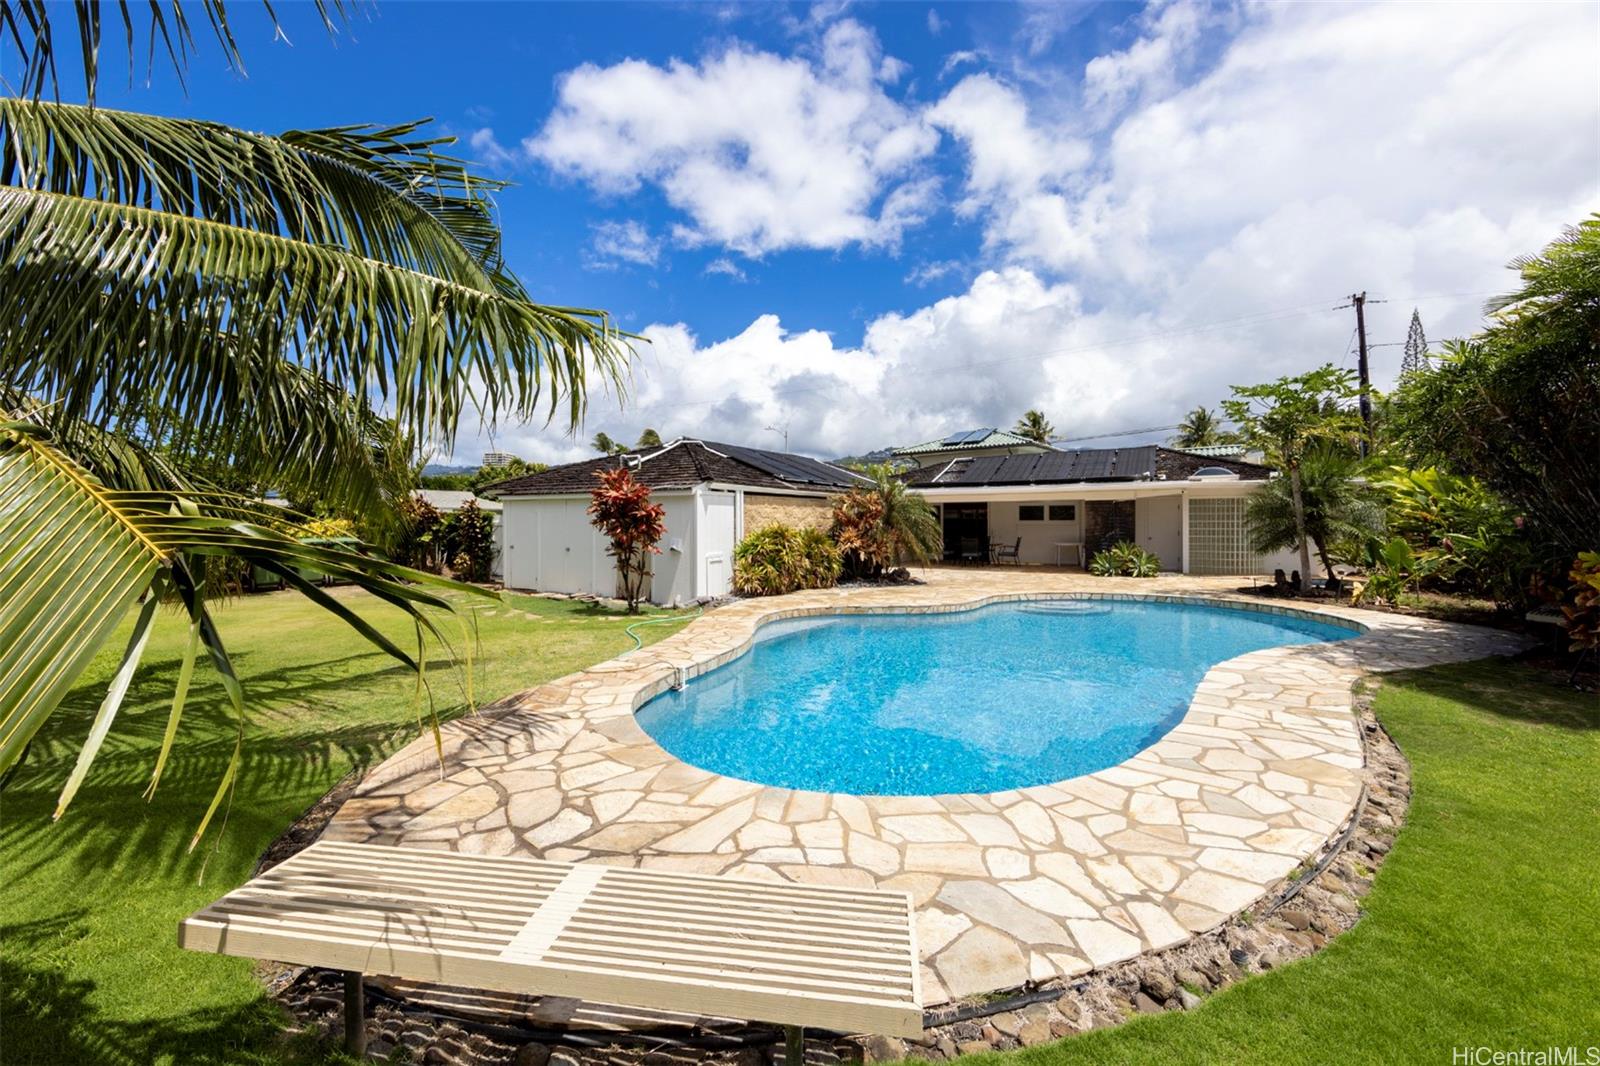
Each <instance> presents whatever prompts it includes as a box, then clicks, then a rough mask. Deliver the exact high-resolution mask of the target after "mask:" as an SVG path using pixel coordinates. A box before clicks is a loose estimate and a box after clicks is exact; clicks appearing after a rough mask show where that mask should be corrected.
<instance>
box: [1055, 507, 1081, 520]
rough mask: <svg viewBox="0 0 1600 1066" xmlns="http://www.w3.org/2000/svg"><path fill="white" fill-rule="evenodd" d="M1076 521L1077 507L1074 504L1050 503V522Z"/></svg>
mask: <svg viewBox="0 0 1600 1066" xmlns="http://www.w3.org/2000/svg"><path fill="white" fill-rule="evenodd" d="M1077 520H1078V505H1077V504H1075V503H1052V504H1051V505H1050V521H1052V522H1076V521H1077Z"/></svg>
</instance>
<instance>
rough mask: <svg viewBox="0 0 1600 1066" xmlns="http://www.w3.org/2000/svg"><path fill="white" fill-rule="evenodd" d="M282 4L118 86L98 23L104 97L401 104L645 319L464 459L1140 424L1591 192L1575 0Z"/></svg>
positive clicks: (270, 120)
mask: <svg viewBox="0 0 1600 1066" xmlns="http://www.w3.org/2000/svg"><path fill="white" fill-rule="evenodd" d="M281 14H282V16H283V22H284V24H285V27H286V29H287V30H288V32H289V34H290V36H291V38H292V39H293V42H294V43H293V46H292V47H291V46H287V45H284V44H282V43H274V42H273V41H271V40H270V35H269V34H268V32H267V27H266V25H265V22H264V19H262V18H261V17H260V16H259V14H257V13H256V12H254V11H252V10H250V9H248V8H246V9H244V10H240V11H238V12H236V13H235V18H236V19H237V20H238V24H239V25H238V29H239V37H240V40H241V44H242V46H243V48H244V51H245V58H246V66H247V71H248V76H240V75H239V74H237V73H234V72H230V71H228V70H226V69H225V68H224V66H223V64H222V63H221V61H220V58H219V56H218V53H217V51H216V49H215V48H214V47H209V42H205V41H202V47H201V50H200V55H199V57H198V58H197V59H196V61H195V62H194V63H193V64H192V65H191V68H190V71H189V74H188V91H187V94H185V92H184V91H183V90H182V89H181V88H180V87H179V85H178V83H177V80H176V79H175V78H174V77H172V76H171V74H170V72H168V71H165V70H163V69H162V68H161V67H159V66H158V67H157V69H156V73H155V77H154V78H153V80H152V82H151V84H149V85H145V84H144V78H143V71H142V69H141V71H140V76H139V79H138V81H139V84H137V85H136V86H134V87H132V88H130V87H129V86H128V85H127V81H126V78H125V76H124V75H125V69H124V68H123V67H122V66H120V63H121V59H122V56H121V55H112V56H110V57H109V58H110V62H108V63H107V65H106V67H105V69H106V70H107V71H108V74H107V76H106V77H105V78H104V80H103V82H102V102H103V103H105V104H106V105H109V106H116V107H126V108H129V109H134V110H143V111H153V112H158V113H166V114H182V115H193V116H197V117H204V118H211V119H216V120H219V121H224V122H228V123H231V124H234V125H240V126H245V127H250V128H254V129H259V130H266V131H276V130H280V129H285V128H291V127H297V126H319V125H336V124H344V123H352V122H398V121H403V120H409V119H415V118H420V117H423V116H432V117H434V118H435V120H436V122H437V124H438V126H439V128H440V129H441V130H442V131H445V132H449V133H453V134H456V135H458V136H459V137H461V138H462V144H461V145H460V146H459V149H458V150H459V152H460V153H461V154H465V155H468V156H471V157H474V158H476V159H478V160H480V161H481V162H482V163H483V166H484V169H485V170H486V171H488V172H490V173H494V174H496V175H498V176H504V177H507V178H510V179H512V180H513V181H515V182H516V183H517V184H516V186H515V187H514V188H511V189H509V190H507V191H506V192H505V193H504V194H502V196H501V198H500V206H501V212H502V222H503V225H504V230H505V235H506V250H507V255H508V258H509V260H510V262H511V264H512V266H513V267H514V269H516V270H517V272H518V273H519V274H520V275H521V276H522V277H523V278H524V280H525V281H526V282H527V283H528V285H529V287H530V289H531V290H532V291H533V292H534V293H535V295H536V297H537V298H538V299H541V300H546V301H549V302H553V303H567V304H577V305H582V306H593V307H604V308H607V309H609V310H611V311H612V312H613V313H615V314H616V315H617V317H618V319H619V320H620V321H621V322H622V323H623V324H624V325H625V326H627V327H628V328H631V329H635V330H641V331H644V332H646V334H647V335H648V336H650V337H651V338H652V341H653V343H652V344H650V345H648V346H645V347H643V348H642V349H641V351H642V353H643V354H642V355H641V359H640V361H639V363H638V366H637V368H636V373H635V378H634V382H633V385H632V388H631V391H630V396H629V398H628V399H627V401H626V402H625V403H624V404H622V405H621V406H619V405H618V403H617V402H616V400H615V399H614V398H610V397H597V398H596V399H595V402H594V404H593V407H592V410H591V413H590V416H589V418H588V421H587V424H586V425H585V426H583V427H579V429H578V430H577V435H576V436H574V435H573V434H570V433H568V432H567V427H544V426H516V425H500V426H496V427H493V428H492V430H491V428H490V427H488V426H484V425H479V424H470V425H467V426H464V427H463V430H462V433H461V436H460V438H459V439H458V441H457V442H456V447H455V458H456V459H457V460H460V461H471V460H473V459H475V458H476V457H477V456H478V455H479V454H481V452H482V451H483V450H484V449H485V448H487V447H488V446H489V445H490V444H491V442H492V443H493V444H494V445H496V446H498V447H501V448H505V449H508V450H512V451H516V452H519V453H521V454H523V455H525V456H527V457H529V458H540V459H546V460H557V459H567V458H576V457H579V456H580V455H582V454H583V453H584V452H585V446H584V444H583V441H584V440H585V439H586V438H587V436H588V435H591V434H592V433H593V432H594V431H596V430H599V429H604V430H607V431H609V432H611V433H612V434H613V435H615V436H619V437H629V436H630V435H632V434H634V433H636V432H637V431H638V429H639V428H641V427H642V426H645V425H650V426H654V427H656V428H658V429H659V430H660V431H661V432H662V433H663V434H665V435H668V436H672V435H677V434H703V435H705V436H708V437H713V438H721V439H730V440H741V441H745V442H748V443H752V444H757V445H767V446H775V445H776V444H777V443H778V442H779V440H780V438H779V436H778V434H776V433H773V432H770V431H768V430H767V428H766V427H767V426H770V425H787V426H788V427H789V430H790V440H791V443H792V444H793V446H794V447H795V448H796V449H797V450H805V451H809V452H813V453H818V454H840V453H844V452H848V451H854V450H861V449H865V448H869V447H873V446H878V445H884V444H894V443H907V442H910V441H914V440H917V439H921V438H924V437H928V436H934V435H938V434H941V433H943V432H945V431H947V430H950V429H958V428H967V427H968V426H977V425H995V424H1002V425H1003V424H1009V422H1011V421H1012V420H1014V419H1015V418H1016V417H1017V415H1019V414H1020V413H1021V412H1022V410H1023V409H1024V408H1026V407H1028V406H1042V407H1043V408H1044V409H1045V410H1046V412H1047V413H1048V414H1049V415H1050V416H1051V418H1052V419H1053V421H1054V422H1055V423H1056V425H1057V427H1058V429H1060V430H1061V431H1062V432H1063V433H1064V435H1066V436H1070V437H1079V436H1090V435H1098V434H1102V433H1108V432H1111V431H1116V430H1123V429H1131V428H1136V427H1145V426H1162V425H1168V424H1171V423H1173V422H1175V421H1176V420H1177V419H1178V417H1180V416H1181V415H1182V413H1183V412H1184V411H1185V410H1186V409H1188V408H1189V407H1192V406H1194V405H1195V404H1199V403H1207V404H1215V403H1216V401H1217V400H1219V399H1220V398H1221V397H1222V396H1224V395H1226V391H1227V385H1229V384H1231V383H1237V382H1252V381H1257V380H1261V379H1263V378H1267V377H1272V376H1276V375H1277V374H1281V373H1291V372H1295V371H1297V370H1300V369H1304V368H1308V367H1310V366H1314V365H1316V364H1318V363H1321V362H1324V361H1329V360H1331V361H1334V362H1346V363H1348V362H1350V361H1351V357H1350V343H1349V341H1350V331H1351V326H1352V325H1353V322H1352V319H1351V317H1350V312H1349V311H1335V310H1334V308H1335V307H1336V305H1338V304H1339V303H1342V302H1343V297H1344V296H1346V295H1347V294H1348V293H1349V292H1351V291H1352V290H1354V289H1358V288H1365V289H1367V290H1370V291H1371V292H1372V293H1373V296H1374V298H1375V299H1377V298H1387V299H1388V300H1389V302H1388V303H1385V304H1376V303H1375V304H1374V305H1373V308H1372V311H1371V314H1370V315H1369V323H1370V326H1371V330H1372V334H1373V336H1372V339H1373V341H1374V343H1377V344H1393V343H1395V342H1398V341H1400V340H1402V339H1403V338H1404V335H1405V327H1406V323H1407V321H1408V320H1409V318H1410V314H1411V310H1412V308H1413V307H1417V308H1419V309H1420V311H1421V314H1422V316H1423V321H1424V324H1425V326H1427V328H1428V332H1429V335H1430V337H1431V338H1433V339H1434V340H1440V339H1443V338H1444V337H1447V336H1452V335H1460V334H1462V333H1464V332H1467V331H1470V330H1471V329H1473V328H1474V327H1475V326H1476V324H1477V323H1478V321H1479V319H1478V308H1479V307H1480V306H1481V304H1482V301H1483V299H1484V296H1485V295H1486V294H1487V293H1489V292H1493V291H1497V290H1500V289H1503V288H1505V287H1506V285H1507V284H1508V282H1509V281H1510V276H1509V275H1508V274H1506V272H1505V271H1504V269H1503V265H1504V263H1505V262H1506V261H1507V260H1508V259H1510V258H1511V257H1512V256H1513V255H1516V254H1519V253H1522V252H1526V251H1530V250H1532V249H1533V248H1535V247H1537V246H1538V245H1540V244H1542V243H1544V242H1545V241H1547V240H1548V239H1550V238H1551V237H1553V236H1555V234H1556V233H1557V232H1558V231H1559V228H1560V226H1561V225H1563V224H1565V223H1569V222H1572V221H1575V220H1576V219H1577V218H1579V217H1581V216H1582V214H1584V213H1586V212H1588V211H1592V210H1594V209H1595V208H1596V207H1597V206H1600V75H1597V74H1596V69H1597V67H1596V64H1594V63H1593V55H1594V46H1595V43H1596V40H1597V37H1600V7H1596V6H1593V5H1585V4H1573V5H1558V4H1545V5H1524V6H1520V7H1514V6H1506V7H1496V6H1493V5H1473V6H1471V7H1450V8H1446V7H1442V6H1431V5H1399V4H1393V5H1384V6H1379V7H1371V8H1364V7H1362V6H1360V5H1355V4H1337V5H1334V4H1329V5H1319V4H1309V3H1307V4H1296V5H1282V6H1274V7H1264V6H1258V5H1247V6H1242V7H1235V6H1231V5H1213V4H1206V3H1200V2H1190V0H1165V2H1160V3H1154V4H1151V5H1148V6H1144V5H1130V4H1084V5H1005V4H978V5H960V4H931V5H930V4H920V3H899V4H882V5H842V4H832V5H814V6H800V5H796V6H778V5H760V6H739V5H726V4H695V5H687V4H683V5H680V4H653V5H633V4H603V5H566V4H538V5H531V4H530V5H522V4H511V3H500V4H467V3H457V4H432V3H385V4H381V5H379V6H377V7H376V8H373V9H370V10H369V11H368V12H366V13H364V14H363V15H361V16H358V17H357V19H356V20H355V21H353V22H352V23H351V24H349V25H348V26H347V27H345V28H344V29H343V30H341V32H340V33H339V35H338V37H337V39H335V40H330V39H329V38H328V37H327V35H325V34H324V33H323V32H322V30H321V29H320V27H319V26H318V25H317V24H316V21H315V19H314V17H313V14H312V12H311V10H310V9H309V7H307V6H305V5H290V6H287V7H285V8H283V9H282V10H281ZM1398 358H1399V349H1398V347H1383V348H1377V349H1375V350H1374V363H1375V376H1376V377H1377V379H1378V380H1379V382H1380V383H1383V382H1385V381H1387V380H1389V379H1390V378H1392V376H1393V369H1394V367H1395V365H1396V364H1397V363H1398ZM1150 436H1152V434H1143V435H1140V437H1143V438H1149V437H1150ZM1153 436H1160V434H1159V433H1157V434H1153ZM1130 439H1139V438H1130ZM438 458H440V459H444V458H446V456H445V455H443V454H440V455H439V456H438Z"/></svg>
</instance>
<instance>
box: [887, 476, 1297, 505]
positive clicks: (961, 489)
mask: <svg viewBox="0 0 1600 1066" xmlns="http://www.w3.org/2000/svg"><path fill="white" fill-rule="evenodd" d="M1264 484H1265V482H1262V481H1222V482H1213V481H1189V480H1181V481H1178V480H1173V481H1094V482H1071V483H1067V484H1057V485H994V486H990V487H987V488H986V487H984V486H982V485H973V486H970V487H968V486H964V485H963V486H954V485H952V486H948V487H945V486H939V485H932V486H923V485H913V486H911V491H912V492H915V493H919V494H920V495H922V496H923V497H925V498H927V499H929V500H934V501H938V502H940V503H984V502H986V501H990V500H997V501H1002V502H1011V501H1028V500H1071V499H1112V500H1126V499H1129V498H1130V497H1136V496H1178V495H1190V496H1221V497H1225V496H1247V495H1249V494H1250V493H1251V492H1254V491H1255V490H1256V489H1257V488H1259V487H1260V486H1262V485H1264Z"/></svg>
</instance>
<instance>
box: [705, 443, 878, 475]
mask: <svg viewBox="0 0 1600 1066" xmlns="http://www.w3.org/2000/svg"><path fill="white" fill-rule="evenodd" d="M705 444H706V446H707V447H709V448H711V449H713V450H714V451H719V452H721V453H723V454H724V455H728V456H732V457H733V458H735V459H737V460H739V461H740V462H741V463H746V464H748V465H750V466H753V467H755V468H756V469H757V470H760V471H763V472H764V473H768V474H771V475H772V476H773V477H776V478H782V479H783V480H785V481H794V482H798V483H800V484H806V485H843V484H846V483H848V482H849V480H850V475H849V474H847V473H845V472H844V471H842V470H840V469H838V468H837V467H833V466H829V465H828V464H827V463H823V462H819V461H818V460H816V459H810V458H807V457H806V456H803V455H790V454H788V453H787V452H769V451H765V450H763V449H761V448H746V447H744V446H743V445H739V444H714V443H712V442H710V441H706V442H705Z"/></svg>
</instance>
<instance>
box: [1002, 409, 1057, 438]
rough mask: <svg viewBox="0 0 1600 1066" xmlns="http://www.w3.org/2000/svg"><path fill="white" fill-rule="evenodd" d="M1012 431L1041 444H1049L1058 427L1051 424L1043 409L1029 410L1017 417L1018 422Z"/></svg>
mask: <svg viewBox="0 0 1600 1066" xmlns="http://www.w3.org/2000/svg"><path fill="white" fill-rule="evenodd" d="M1011 432H1013V433H1015V434H1016V435H1017V436H1019V437H1027V438H1028V439H1029V440H1031V441H1037V442H1039V443H1040V444H1049V443H1050V438H1051V437H1054V436H1055V435H1056V427H1055V426H1052V425H1051V424H1050V420H1049V419H1048V418H1046V417H1045V416H1044V412H1043V411H1038V410H1028V411H1025V412H1023V415H1022V417H1021V418H1019V419H1017V424H1016V425H1015V426H1013V427H1012V429H1011Z"/></svg>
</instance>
